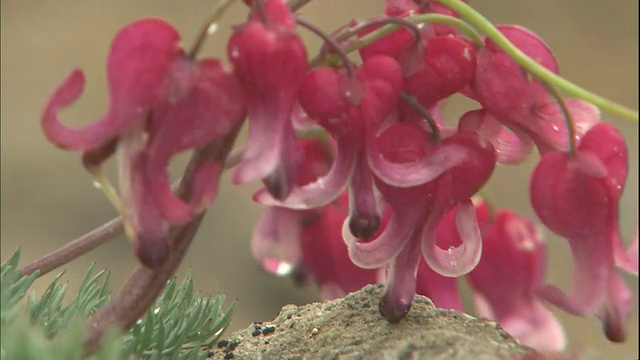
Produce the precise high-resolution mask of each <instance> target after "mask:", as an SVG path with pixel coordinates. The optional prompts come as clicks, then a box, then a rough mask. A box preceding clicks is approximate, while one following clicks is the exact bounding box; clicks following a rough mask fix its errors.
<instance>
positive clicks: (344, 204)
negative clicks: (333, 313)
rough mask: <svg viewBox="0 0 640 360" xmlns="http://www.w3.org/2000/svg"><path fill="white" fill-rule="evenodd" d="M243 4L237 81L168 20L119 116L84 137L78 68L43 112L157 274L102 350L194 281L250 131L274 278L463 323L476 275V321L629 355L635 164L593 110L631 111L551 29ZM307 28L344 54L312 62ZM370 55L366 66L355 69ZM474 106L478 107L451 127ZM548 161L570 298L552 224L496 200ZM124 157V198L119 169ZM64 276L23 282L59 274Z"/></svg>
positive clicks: (430, 4) (440, 4)
mask: <svg viewBox="0 0 640 360" xmlns="http://www.w3.org/2000/svg"><path fill="white" fill-rule="evenodd" d="M245 3H246V4H247V5H248V6H249V7H250V12H249V16H248V19H247V20H246V21H245V22H244V23H242V24H240V25H237V26H235V27H234V29H233V34H232V35H231V37H230V39H229V40H228V43H227V57H228V60H229V63H230V64H229V65H224V64H223V62H222V60H220V59H214V58H203V59H196V57H197V55H198V54H197V53H198V51H199V49H200V47H201V46H200V45H201V42H202V41H203V40H204V38H206V35H205V34H206V32H203V33H202V34H201V36H200V37H199V38H198V41H197V42H196V45H195V46H194V47H193V50H192V51H189V52H185V51H184V50H182V49H181V48H180V46H179V44H178V41H179V36H178V34H177V32H176V30H175V29H173V28H172V27H171V26H170V25H169V24H168V23H166V22H164V21H162V20H158V19H143V20H139V21H136V22H134V23H132V24H130V25H128V26H126V27H125V28H123V29H122V30H121V31H120V32H119V33H118V34H117V35H116V37H115V39H114V41H113V44H112V48H111V52H110V55H109V58H108V60H107V75H108V79H109V95H110V99H109V100H110V104H109V108H108V110H107V113H106V114H105V115H104V116H103V117H101V118H100V119H99V120H97V121H95V122H94V123H92V124H90V125H87V126H85V127H83V128H79V129H77V128H70V127H67V126H65V125H63V124H62V123H61V121H60V120H59V118H58V113H59V112H60V111H61V110H62V109H64V108H65V107H67V106H69V105H70V104H72V103H73V102H74V101H76V99H77V98H78V97H79V96H80V93H81V92H82V90H83V87H84V77H83V75H82V72H81V71H80V70H74V71H73V72H72V73H71V74H70V75H69V76H68V77H67V79H66V80H64V81H63V82H62V84H61V85H60V86H59V87H58V89H57V90H56V91H55V92H54V94H53V95H52V96H51V98H50V99H49V101H48V103H47V105H46V106H45V109H44V113H43V116H42V128H43V130H44V132H45V135H46V136H47V138H48V139H49V140H50V141H51V142H52V143H54V144H55V145H57V146H58V147H61V148H64V149H69V150H75V151H81V152H82V154H83V164H84V166H85V167H86V168H87V170H89V171H90V172H91V173H92V174H93V175H94V177H95V178H96V181H98V182H99V183H100V185H102V187H103V190H104V191H105V193H106V194H107V196H108V197H109V199H110V200H111V201H112V202H113V203H114V205H115V206H116V207H117V209H118V210H119V211H120V213H121V215H122V218H123V222H124V229H125V231H126V232H127V234H128V235H129V237H130V238H131V239H132V241H133V248H134V252H135V254H136V256H137V257H138V258H139V259H140V262H141V264H142V265H141V268H140V269H139V270H137V272H136V274H138V275H135V274H134V276H133V277H132V280H131V281H130V282H128V283H127V284H125V287H123V290H122V292H121V293H120V296H118V299H119V300H118V301H120V303H112V304H111V305H109V306H107V308H105V310H104V311H102V312H101V313H99V314H97V315H95V316H94V317H93V318H92V320H91V326H92V329H93V330H92V333H91V334H90V336H89V337H88V340H87V344H88V345H87V349H88V350H89V351H90V350H92V349H93V348H94V346H95V344H96V343H97V341H98V340H99V338H100V336H101V334H102V332H103V331H104V328H105V327H106V326H108V325H114V324H115V325H117V326H120V327H121V328H126V327H128V326H131V325H132V324H133V323H134V322H135V320H136V319H137V316H139V314H141V311H142V312H143V311H144V310H145V309H144V307H145V306H147V304H148V303H149V302H148V301H146V300H148V299H149V298H153V297H154V296H155V295H154V294H157V293H158V292H159V289H161V287H162V283H163V282H164V281H165V280H166V277H167V276H168V275H170V274H171V273H172V272H173V271H174V270H175V267H176V266H177V265H178V264H179V262H180V259H181V258H182V256H183V254H184V251H186V249H187V247H188V244H189V242H190V241H191V238H192V237H193V235H194V234H195V231H196V229H197V226H198V224H199V222H200V221H201V219H202V215H203V212H204V210H205V209H206V208H207V206H208V205H209V204H210V203H211V202H212V201H213V200H214V198H215V196H216V192H217V187H218V182H219V178H220V174H221V172H222V170H223V167H224V166H225V161H226V157H227V155H228V153H229V151H230V149H231V145H232V144H233V142H234V140H235V137H236V135H237V132H238V129H239V128H240V126H241V125H242V123H243V120H244V118H245V117H246V118H247V123H248V128H249V137H248V140H247V142H246V144H245V145H244V147H243V150H242V152H241V155H240V161H239V162H238V164H237V166H236V168H235V170H234V173H233V177H232V181H233V182H234V183H236V184H244V183H248V182H251V181H254V180H261V181H262V183H263V184H264V188H263V189H261V190H259V191H258V192H257V193H256V194H254V200H255V201H256V202H258V203H260V204H262V205H264V206H265V207H266V209H265V212H264V214H263V216H262V218H261V219H260V221H259V223H258V225H257V227H256V229H255V231H254V234H253V239H252V241H251V248H252V252H253V255H254V257H255V258H256V260H257V261H258V262H259V263H260V264H261V265H262V266H263V267H264V269H265V270H267V271H269V272H272V273H274V274H278V275H285V274H290V273H293V274H295V277H296V279H297V281H298V282H300V283H303V282H305V281H307V280H309V279H312V280H313V281H315V282H316V283H318V285H319V286H320V288H321V292H322V294H323V296H324V297H325V298H334V297H339V296H342V295H344V294H346V293H348V292H350V291H354V290H357V289H358V288H360V287H361V286H363V285H365V284H369V283H374V282H383V283H384V284H385V292H384V294H383V296H382V298H381V299H380V313H381V314H382V316H384V317H385V318H386V319H387V320H388V321H390V322H398V321H401V320H402V319H403V318H404V317H405V315H406V314H407V312H408V311H409V310H410V308H411V302H412V300H413V296H414V295H415V294H416V293H420V294H424V295H427V296H429V297H431V298H432V299H433V300H434V302H435V303H436V305H438V306H441V307H447V308H452V309H458V310H463V306H462V301H461V300H460V296H459V293H458V287H457V282H456V278H458V277H462V276H466V277H467V279H468V281H469V282H470V284H471V287H472V289H473V291H474V297H475V303H476V309H477V312H478V313H479V314H481V315H483V316H487V317H490V318H492V319H495V320H496V321H498V322H499V323H500V324H501V325H502V326H503V327H504V328H505V329H506V330H507V331H509V332H510V333H511V334H513V335H514V336H515V337H517V338H518V339H519V340H520V341H522V342H524V343H525V344H527V345H530V346H533V347H535V348H537V349H538V350H540V351H543V352H555V351H559V350H561V349H562V348H563V347H564V345H565V338H564V334H563V330H562V327H561V326H560V324H559V322H558V321H557V319H556V318H555V317H554V316H553V315H552V314H551V312H550V311H549V309H548V308H547V306H548V305H554V306H557V307H559V308H561V309H563V310H566V311H568V312H569V313H572V314H575V315H580V316H591V315H594V316H597V317H598V318H600V319H601V321H602V322H603V324H604V329H605V333H606V335H607V337H608V338H609V339H610V340H612V341H623V340H624V339H625V330H624V328H625V320H626V318H627V316H628V314H629V312H630V310H631V308H632V303H633V302H632V299H631V295H630V292H629V290H628V289H627V288H626V286H625V284H624V282H623V281H622V280H621V278H620V275H619V274H618V270H619V269H620V270H623V271H625V272H628V273H631V274H634V275H637V274H638V245H637V238H636V239H635V242H633V243H632V244H631V245H629V247H628V248H625V245H624V242H623V240H622V237H621V235H620V233H621V232H620V230H619V224H618V222H619V213H618V212H619V211H618V204H619V201H620V197H621V196H622V191H623V188H624V185H625V181H626V176H627V170H628V162H629V159H628V150H627V148H626V144H625V142H624V139H623V138H622V136H621V135H620V134H619V133H618V132H617V131H616V130H615V128H614V127H613V126H612V125H610V124H607V123H604V122H601V120H600V110H599V108H598V107H596V106H595V105H593V104H592V103H590V102H589V101H587V100H592V102H594V103H595V104H597V105H599V106H600V107H602V108H604V109H607V110H611V111H614V112H618V113H622V114H625V113H626V114H629V112H628V111H626V110H627V109H624V108H622V107H620V106H618V105H616V104H613V105H612V104H611V103H610V102H607V101H606V100H604V101H603V99H601V98H599V97H596V96H592V94H590V93H588V92H585V91H583V90H582V89H580V88H578V87H576V86H575V85H572V84H570V83H568V82H567V81H566V80H564V79H562V78H560V77H559V76H558V65H557V62H556V59H555V57H554V55H553V52H552V51H551V49H550V48H549V47H548V46H547V45H546V44H545V43H544V42H543V41H542V40H541V39H540V38H539V37H538V36H537V35H536V34H535V33H533V32H532V31H530V30H527V29H525V28H523V27H520V26H517V25H503V26H493V25H491V24H490V23H488V22H487V21H486V19H484V18H483V17H482V16H480V15H479V14H477V13H476V12H475V11H474V10H473V9H472V8H470V7H469V6H468V5H466V4H465V3H464V2H462V1H457V0H440V1H435V0H388V1H387V3H386V6H385V8H384V14H383V15H381V16H379V17H375V18H371V19H365V20H361V21H357V22H356V21H353V22H351V23H349V24H346V25H345V26H343V27H341V28H340V29H338V30H337V31H335V32H333V33H331V35H329V34H327V33H324V32H323V31H322V30H320V29H319V28H317V27H316V26H315V25H313V24H311V23H309V22H307V21H306V20H304V19H301V18H298V17H296V15H295V14H294V12H293V11H292V10H291V9H290V8H289V6H288V5H287V3H286V2H285V1H284V0H254V1H245ZM222 6H223V7H226V6H228V3H224V4H223V5H222ZM209 25H210V24H209ZM300 27H302V28H306V29H308V30H311V31H312V32H313V33H315V34H316V35H319V36H320V37H321V38H322V39H323V40H324V42H325V45H324V46H323V47H322V48H321V49H320V51H319V54H318V56H317V57H315V58H313V59H312V60H309V59H308V57H307V49H306V47H305V45H304V43H303V41H302V40H301V38H300V35H299V34H298V29H299V28H300ZM474 29H478V30H480V33H476V32H475V30H474ZM354 51H357V52H358V55H359V58H360V61H355V60H353V58H352V57H349V56H348V53H349V52H354ZM569 85H571V86H569ZM557 89H560V90H564V91H566V92H568V93H569V94H570V95H572V96H576V98H567V99H564V98H562V96H561V95H560V94H559V92H558V90H557ZM454 95H462V96H465V97H466V98H468V99H470V100H471V101H473V103H474V104H475V106H474V107H473V108H471V109H469V110H468V111H467V112H465V113H464V114H463V115H462V116H460V117H459V118H457V119H445V118H444V116H443V113H442V108H443V106H445V104H446V103H447V101H448V100H449V99H450V98H451V97H452V96H454ZM629 117H631V118H634V113H633V112H631V115H630V116H629ZM635 118H637V114H635ZM188 150H194V151H195V154H196V159H197V161H194V162H192V166H191V167H190V168H189V172H188V174H187V175H185V177H184V178H183V182H182V184H183V185H182V190H180V191H178V192H176V191H175V190H174V189H173V188H172V186H171V184H170V180H169V175H168V170H167V168H168V166H169V163H170V161H171V159H172V157H173V156H175V155H176V154H178V153H181V152H184V151H188ZM533 151H537V152H538V153H539V154H540V159H539V161H538V164H537V166H536V168H535V170H534V171H533V174H532V176H531V183H530V196H531V205H532V208H533V209H534V211H535V213H536V214H537V216H538V218H539V220H540V222H541V223H542V224H543V225H544V226H546V227H547V228H548V229H549V230H551V231H553V232H554V233H556V234H558V235H560V236H561V237H563V238H566V239H567V240H568V242H569V244H570V246H571V249H572V252H573V257H574V269H575V270H574V274H575V275H574V285H573V287H572V290H571V292H570V293H569V294H568V295H567V294H566V293H565V292H564V291H563V290H561V289H559V288H557V287H555V286H554V285H551V284H546V283H545V279H544V274H545V271H546V268H545V267H546V263H545V257H546V255H545V242H544V241H543V239H542V236H541V235H540V232H539V231H538V228H537V225H536V224H535V223H534V222H533V220H532V219H527V218H525V217H522V216H520V215H517V214H515V213H514V212H512V211H511V210H509V209H497V208H491V209H490V208H489V207H488V205H487V202H488V201H490V200H489V199H488V198H486V196H482V197H479V196H478V194H479V192H480V190H481V189H482V188H483V186H484V185H485V184H486V183H487V182H489V181H490V180H491V179H492V177H493V175H494V169H495V168H496V166H498V165H506V166H508V165H515V164H520V163H522V162H524V161H525V160H527V159H529V158H530V155H531V153H532V152H533ZM113 154H115V155H116V157H117V160H118V169H119V191H116V190H115V189H114V188H113V187H112V186H111V185H110V183H109V182H108V181H107V180H106V178H105V177H104V176H103V175H102V173H101V171H100V167H101V164H102V163H103V162H104V161H105V160H106V159H107V158H108V157H110V156H111V155H113ZM92 239H93V240H92V242H91V243H92V244H93V243H96V244H97V243H98V241H97V240H96V237H93V238H92ZM87 241H88V240H87ZM74 246H75V245H74ZM92 246H93V245H92ZM89 247H90V246H85V247H84V248H87V249H88V248H89ZM78 249H80V247H79V246H75V247H74V251H75V252H74V254H76V253H78V252H79V251H80V250H78ZM70 251H71V250H69V251H68V252H69V253H70ZM56 256H58V258H59V259H61V258H64V259H68V258H69V256H66V255H64V254H63V255H60V254H59V255H56ZM45 263H46V262H40V263H37V264H35V265H32V266H31V267H27V268H25V271H26V272H31V271H34V270H35V269H36V268H38V267H40V268H47V269H48V267H50V266H51V264H52V263H53V262H50V263H49V264H48V265H47V264H45ZM56 264H57V263H56ZM136 279H137V280H136ZM136 287H137V288H136ZM140 289H145V290H144V292H145V294H142V293H141V292H140V291H141V290H140ZM143 300H144V301H143Z"/></svg>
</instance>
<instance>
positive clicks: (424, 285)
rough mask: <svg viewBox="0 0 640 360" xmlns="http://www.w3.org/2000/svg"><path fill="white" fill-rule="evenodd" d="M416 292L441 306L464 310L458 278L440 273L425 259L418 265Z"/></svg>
mask: <svg viewBox="0 0 640 360" xmlns="http://www.w3.org/2000/svg"><path fill="white" fill-rule="evenodd" d="M416 293H417V294H420V295H424V296H426V297H428V298H429V299H431V301H433V304H434V305H435V306H437V307H439V308H442V309H453V310H458V311H464V309H463V308H462V299H461V298H460V292H459V291H458V281H457V279H455V278H450V277H445V276H442V275H440V274H438V273H437V272H435V271H433V269H431V268H430V267H429V265H427V263H426V262H425V261H421V262H420V265H419V266H418V277H417V280H416Z"/></svg>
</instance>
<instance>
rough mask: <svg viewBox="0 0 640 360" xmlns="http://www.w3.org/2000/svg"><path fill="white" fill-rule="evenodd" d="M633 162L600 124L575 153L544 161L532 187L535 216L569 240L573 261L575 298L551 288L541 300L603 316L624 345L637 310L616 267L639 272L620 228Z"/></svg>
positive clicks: (544, 290) (609, 128)
mask: <svg viewBox="0 0 640 360" xmlns="http://www.w3.org/2000/svg"><path fill="white" fill-rule="evenodd" d="M628 161H629V155H628V152H627V148H626V145H625V142H624V139H623V138H622V136H621V135H620V134H619V133H618V132H617V131H616V130H615V128H614V127H612V126H611V125H609V124H605V123H601V124H598V125H596V126H594V127H593V128H591V130H589V131H588V132H587V133H586V134H585V135H584V137H583V138H582V140H581V141H580V144H579V146H578V149H577V152H576V153H574V154H568V153H560V152H549V153H547V154H545V155H544V156H543V157H542V158H541V159H540V163H539V164H538V166H537V167H536V169H535V171H534V173H533V176H532V177H531V185H530V191H531V203H532V205H533V208H534V210H535V211H536V214H537V215H538V217H540V220H541V221H542V222H543V223H544V224H545V225H546V226H547V227H548V228H549V229H551V230H552V231H554V232H556V233H557V234H558V235H560V236H562V237H565V238H566V239H567V240H568V241H569V245H570V246H571V250H572V253H573V257H574V278H573V288H572V290H571V293H570V294H569V295H565V294H564V293H563V292H562V291H561V290H560V289H558V288H556V287H554V286H551V285H547V286H545V287H544V288H542V289H541V291H540V296H541V297H542V298H544V299H545V300H547V301H549V302H551V303H553V304H555V305H557V306H558V307H560V308H562V309H564V310H566V311H568V312H570V313H572V314H577V315H581V316H588V315H597V316H598V317H600V318H601V320H602V321H603V324H604V328H605V333H606V334H607V337H608V338H609V339H610V340H612V341H623V340H624V339H625V331H624V321H625V319H626V318H627V316H628V315H629V312H630V311H631V307H632V298H631V293H630V292H629V290H628V289H627V288H626V286H625V285H624V282H623V281H622V279H621V278H620V275H618V273H617V271H616V265H618V264H624V265H623V266H622V267H623V269H624V270H627V271H630V272H633V273H635V274H637V272H638V268H637V264H638V253H637V251H635V252H634V251H633V250H632V249H633V248H631V249H630V251H629V252H624V251H623V250H622V249H623V246H622V243H621V239H620V232H619V229H618V220H619V219H618V216H619V214H618V211H619V209H618V203H619V200H620V196H621V194H622V189H623V186H624V182H625V179H626V176H627V170H628ZM632 246H637V244H636V245H632ZM636 249H637V248H636ZM633 264H635V269H634V268H633Z"/></svg>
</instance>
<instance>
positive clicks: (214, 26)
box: [207, 23, 218, 35]
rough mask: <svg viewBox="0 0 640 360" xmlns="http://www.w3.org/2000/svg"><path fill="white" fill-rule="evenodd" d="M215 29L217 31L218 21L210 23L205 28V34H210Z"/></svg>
mask: <svg viewBox="0 0 640 360" xmlns="http://www.w3.org/2000/svg"><path fill="white" fill-rule="evenodd" d="M216 31H218V23H211V24H210V25H209V27H208V28H207V35H211V34H213V33H214V32H216Z"/></svg>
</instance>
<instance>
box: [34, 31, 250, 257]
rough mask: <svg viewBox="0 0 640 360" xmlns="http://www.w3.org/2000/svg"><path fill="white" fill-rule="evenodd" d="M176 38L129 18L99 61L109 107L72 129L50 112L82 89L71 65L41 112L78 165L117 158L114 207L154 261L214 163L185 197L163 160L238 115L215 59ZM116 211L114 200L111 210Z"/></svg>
mask: <svg viewBox="0 0 640 360" xmlns="http://www.w3.org/2000/svg"><path fill="white" fill-rule="evenodd" d="M178 40H179V36H178V34H177V32H176V31H175V30H174V29H173V28H172V27H171V26H170V25H169V24H167V23H165V22H163V21H161V20H156V19H146V20H140V21H137V22H134V23H132V24H130V25H128V26H127V27H125V28H124V29H122V30H121V31H120V32H119V33H118V34H117V35H116V37H115V39H114V41H113V45H112V47H111V52H110V53H109V59H108V64H107V75H108V79H109V96H110V104H109V110H108V112H107V114H106V115H105V116H103V117H102V118H101V119H100V120H98V121H96V122H94V123H93V124H91V125H87V126H85V127H83V128H80V129H72V128H69V127H67V126H65V125H63V124H62V123H61V122H60V121H59V119H58V112H59V111H60V110H62V109H63V108H65V107H67V106H69V105H70V104H71V103H73V102H74V101H75V100H76V99H77V98H78V97H79V96H80V94H81V92H82V90H83V88H84V76H83V74H82V72H81V71H80V70H74V71H73V72H72V73H71V75H69V77H68V78H67V79H66V80H65V81H64V82H63V83H62V84H61V85H60V86H59V87H58V89H57V90H56V92H55V93H54V94H53V96H52V97H51V98H50V99H49V102H48V104H47V106H46V107H45V110H44V114H43V116H42V128H43V130H44V133H45V135H46V136H47V138H48V139H49V140H50V141H51V142H53V143H54V144H56V145H57V146H60V147H62V148H66V149H71V150H81V151H83V152H84V155H83V160H84V163H85V166H87V168H88V169H89V170H90V171H92V172H94V173H96V175H97V173H99V171H98V168H99V167H100V164H101V163H102V162H103V161H104V160H105V159H106V158H107V157H109V156H110V155H112V154H113V153H114V152H117V156H118V160H119V161H118V168H119V174H120V191H121V195H122V205H121V209H120V210H121V211H122V212H123V215H124V216H125V219H129V222H130V223H127V224H126V226H127V228H128V230H129V232H130V235H131V236H132V237H133V239H134V250H135V253H136V255H137V256H138V258H139V259H140V260H141V262H142V263H143V264H145V265H148V266H158V265H160V264H161V263H162V262H163V261H164V260H165V259H166V258H167V256H168V254H169V244H167V242H166V234H167V231H168V227H169V225H171V224H181V223H184V222H186V221H188V220H189V219H191V218H192V217H193V215H194V213H196V212H198V211H200V210H201V209H202V208H204V207H205V206H207V205H208V204H209V203H210V202H211V201H212V200H213V198H214V196H215V193H216V188H217V179H218V176H219V173H220V170H221V164H219V163H216V162H212V161H210V162H205V163H204V164H202V165H201V166H200V167H199V168H198V169H196V175H195V178H194V182H193V183H192V184H190V185H191V193H192V196H191V200H190V201H189V203H185V202H184V201H183V200H182V199H180V198H178V197H177V196H176V195H175V194H174V193H173V191H172V190H171V187H170V184H169V179H168V173H167V166H168V164H169V161H170V159H171V157H173V156H174V155H175V154H178V153H180V152H182V151H185V150H188V149H192V148H196V147H201V146H204V145H206V144H208V143H211V142H213V141H216V140H217V139H220V138H222V137H223V136H226V135H228V134H229V133H230V132H231V131H232V130H233V129H234V128H236V127H237V126H238V125H239V123H240V121H241V120H242V118H243V116H244V95H243V92H242V89H241V88H240V85H239V84H238V82H237V81H236V79H235V77H234V76H233V74H232V73H230V72H229V71H227V70H225V69H224V68H223V66H222V64H221V63H220V62H219V61H218V60H214V59H205V60H201V61H199V62H198V61H195V60H193V59H190V58H188V57H186V56H185V54H184V52H183V51H182V49H180V48H179V47H178ZM119 207H120V206H119Z"/></svg>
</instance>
